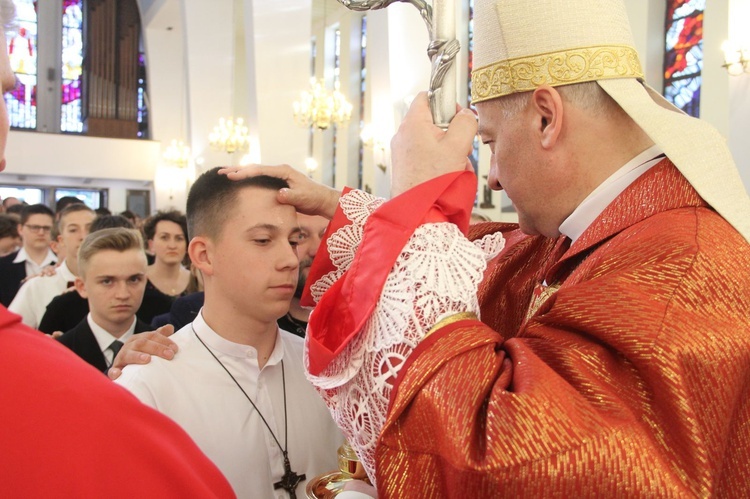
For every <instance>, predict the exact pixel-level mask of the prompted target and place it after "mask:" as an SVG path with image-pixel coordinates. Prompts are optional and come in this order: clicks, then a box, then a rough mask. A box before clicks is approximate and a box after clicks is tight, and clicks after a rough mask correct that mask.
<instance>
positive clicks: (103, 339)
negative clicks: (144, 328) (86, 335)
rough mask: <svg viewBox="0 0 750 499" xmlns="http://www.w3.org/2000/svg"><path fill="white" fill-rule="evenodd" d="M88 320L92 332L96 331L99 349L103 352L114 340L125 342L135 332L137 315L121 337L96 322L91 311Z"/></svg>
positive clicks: (95, 335) (95, 336)
mask: <svg viewBox="0 0 750 499" xmlns="http://www.w3.org/2000/svg"><path fill="white" fill-rule="evenodd" d="M86 321H88V323H89V327H90V328H91V332H92V333H94V338H96V343H97V344H98V345H99V350H101V351H102V352H104V351H105V350H106V349H107V348H109V346H110V345H111V344H112V342H113V341H115V340H120V341H122V342H123V343H125V341H126V340H127V339H128V338H130V337H131V336H133V334H134V333H135V321H136V318H135V316H133V323H132V324H130V327H129V328H128V330H127V331H125V333H124V334H123V335H122V336H120V337H119V338H118V337H116V336H114V335H113V334H112V333H110V332H109V331H107V330H106V329H104V328H103V327H101V326H100V325H99V324H97V323H96V322H94V318H93V317H91V312H89V314H88V315H87V316H86Z"/></svg>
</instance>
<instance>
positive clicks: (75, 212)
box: [8, 203, 96, 328]
mask: <svg viewBox="0 0 750 499" xmlns="http://www.w3.org/2000/svg"><path fill="white" fill-rule="evenodd" d="M59 215H60V216H59V221H58V222H57V225H58V233H59V235H58V236H57V243H58V245H59V248H60V250H61V251H60V253H62V254H64V255H65V260H63V261H62V263H61V264H60V265H59V266H58V267H57V268H56V269H55V273H54V274H53V275H45V274H42V275H40V276H37V277H33V278H31V279H29V280H28V281H26V282H25V283H23V284H22V285H21V288H20V289H19V290H18V293H17V294H16V297H15V298H14V299H13V301H12V302H11V304H10V306H9V307H8V310H10V311H11V312H15V313H17V314H18V315H20V316H21V317H22V320H23V323H24V324H26V325H28V326H31V327H33V328H37V327H39V322H40V321H41V320H42V316H44V312H45V310H46V309H47V305H48V304H49V302H51V301H52V299H53V298H54V297H56V296H58V295H60V294H61V293H64V292H65V290H67V289H68V288H70V287H71V286H72V285H73V282H74V281H75V279H76V275H77V274H78V248H80V246H81V243H82V242H83V240H84V239H85V238H86V236H87V235H88V233H89V228H90V227H91V223H92V222H93V221H94V218H95V217H96V214H95V213H94V210H92V209H91V208H89V207H88V206H86V205H85V204H82V203H75V204H69V205H68V206H66V207H65V208H64V209H63V210H62V211H61V212H60V214H59Z"/></svg>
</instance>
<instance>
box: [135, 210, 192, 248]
mask: <svg viewBox="0 0 750 499" xmlns="http://www.w3.org/2000/svg"><path fill="white" fill-rule="evenodd" d="M164 221H166V222H174V223H176V224H177V225H179V226H180V228H181V229H182V233H183V235H184V236H185V239H187V237H188V229H187V220H186V219H185V215H183V214H182V213H181V212H179V211H177V210H172V211H157V212H156V213H155V214H154V215H152V216H150V217H148V218H147V219H146V222H145V223H144V224H143V233H144V234H145V236H146V240H147V241H150V240H152V239H153V238H154V236H156V225H157V224H158V223H159V222H164Z"/></svg>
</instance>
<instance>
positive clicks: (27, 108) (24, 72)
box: [5, 0, 37, 130]
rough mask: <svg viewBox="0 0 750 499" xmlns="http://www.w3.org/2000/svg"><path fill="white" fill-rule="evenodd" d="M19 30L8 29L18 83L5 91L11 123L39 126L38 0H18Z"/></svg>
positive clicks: (10, 50)
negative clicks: (37, 119) (37, 114)
mask: <svg viewBox="0 0 750 499" xmlns="http://www.w3.org/2000/svg"><path fill="white" fill-rule="evenodd" d="M14 3H15V4H16V12H17V24H18V30H17V31H16V32H15V33H8V35H7V41H8V54H9V55H10V65H11V68H13V72H15V73H16V77H17V78H18V84H17V86H16V88H15V89H14V90H13V91H12V92H8V93H7V94H5V103H6V105H7V106H8V117H9V119H10V126H11V127H13V128H22V129H32V130H35V129H36V92H37V10H36V9H37V6H36V3H37V2H36V1H35V0H15V2H14Z"/></svg>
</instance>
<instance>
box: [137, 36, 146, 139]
mask: <svg viewBox="0 0 750 499" xmlns="http://www.w3.org/2000/svg"><path fill="white" fill-rule="evenodd" d="M146 89H147V86H146V54H145V53H144V52H143V51H141V52H140V53H139V54H138V133H137V136H138V138H139V139H147V138H148V101H147V99H146V95H147V94H146Z"/></svg>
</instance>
